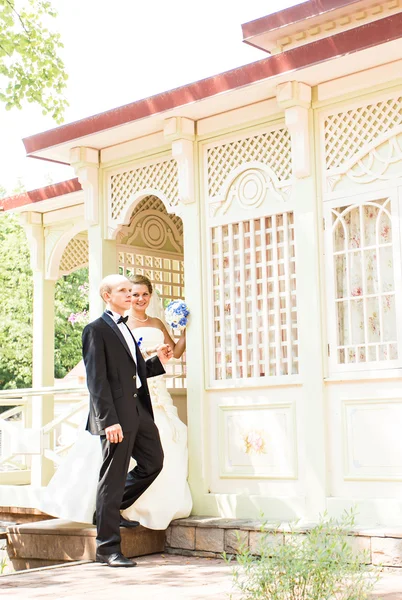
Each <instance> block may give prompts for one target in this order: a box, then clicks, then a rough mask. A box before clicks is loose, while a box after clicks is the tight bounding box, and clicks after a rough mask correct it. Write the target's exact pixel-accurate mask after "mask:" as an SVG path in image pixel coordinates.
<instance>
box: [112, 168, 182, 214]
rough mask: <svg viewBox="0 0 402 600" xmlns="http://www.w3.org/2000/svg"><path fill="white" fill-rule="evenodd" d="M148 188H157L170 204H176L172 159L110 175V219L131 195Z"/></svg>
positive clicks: (177, 196)
mask: <svg viewBox="0 0 402 600" xmlns="http://www.w3.org/2000/svg"><path fill="white" fill-rule="evenodd" d="M148 189H153V190H159V191H160V192H161V193H162V194H163V195H164V196H165V198H166V199H167V201H168V202H169V205H170V206H176V205H177V204H178V202H179V192H178V166H177V162H176V161H175V160H174V159H170V158H169V159H167V160H163V161H162V160H161V161H160V162H154V163H150V164H146V165H142V166H140V167H138V168H136V169H132V170H130V171H124V172H122V173H116V174H115V175H112V176H111V178H110V193H111V198H110V200H109V201H110V203H111V218H112V220H113V221H115V220H117V219H118V218H119V216H120V215H121V213H122V212H123V211H124V209H125V207H126V204H127V202H128V201H129V200H130V198H131V197H133V196H135V194H137V193H139V192H141V190H148Z"/></svg>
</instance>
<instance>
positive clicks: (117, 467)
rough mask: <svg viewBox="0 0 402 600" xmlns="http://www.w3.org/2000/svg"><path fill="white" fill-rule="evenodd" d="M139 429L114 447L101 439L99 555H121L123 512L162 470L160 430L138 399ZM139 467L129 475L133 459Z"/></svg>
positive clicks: (98, 508) (97, 501)
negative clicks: (118, 553) (121, 520)
mask: <svg viewBox="0 0 402 600" xmlns="http://www.w3.org/2000/svg"><path fill="white" fill-rule="evenodd" d="M137 412H138V428H137V429H135V430H134V431H132V432H129V433H125V434H124V438H123V441H122V442H120V443H118V444H111V443H110V442H109V441H108V440H107V439H106V436H105V435H102V436H100V437H101V444H102V458H103V462H102V466H101V469H100V474H99V483H98V491H97V498H96V526H97V537H96V542H97V552H98V553H99V554H102V555H108V554H113V553H114V552H120V539H121V538H120V510H123V509H124V508H127V507H129V506H131V505H132V504H133V502H135V501H136V500H137V498H139V497H140V496H141V494H143V492H145V490H146V489H147V488H148V487H149V486H150V485H151V483H152V482H153V481H154V480H155V479H156V477H157V476H158V475H159V473H160V472H161V470H162V467H163V450H162V445H161V441H160V438H159V432H158V428H157V427H156V425H155V423H154V420H153V418H152V416H151V414H150V413H149V411H148V410H147V409H146V408H144V406H143V404H142V402H141V400H140V399H139V398H138V399H137ZM131 457H133V458H134V459H135V460H136V462H137V465H136V467H134V469H132V470H131V471H130V472H129V473H127V470H128V467H129V464H130V458H131Z"/></svg>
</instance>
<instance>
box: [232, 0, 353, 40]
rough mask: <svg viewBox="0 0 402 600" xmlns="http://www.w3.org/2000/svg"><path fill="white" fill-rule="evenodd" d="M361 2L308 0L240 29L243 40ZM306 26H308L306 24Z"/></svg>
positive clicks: (349, 0) (250, 22) (245, 24)
mask: <svg viewBox="0 0 402 600" xmlns="http://www.w3.org/2000/svg"><path fill="white" fill-rule="evenodd" d="M360 1H361V0H309V1H308V2H303V3H302V4H297V5H296V6H291V7H289V8H285V9H284V10H280V11H279V12H276V13H274V14H272V15H267V16H266V17H261V18H260V19H255V20H254V21H249V22H248V23H244V24H243V25H242V26H241V27H242V31H243V40H244V41H246V40H247V38H249V37H251V36H255V35H260V34H261V33H265V32H266V31H273V30H274V29H279V28H280V27H286V25H292V24H294V23H298V22H300V21H305V20H307V19H311V18H312V17H317V16H318V15H321V14H323V13H327V12H330V11H332V10H336V9H338V8H344V7H346V6H350V5H351V4H356V3H357V2H360ZM306 26H308V24H306Z"/></svg>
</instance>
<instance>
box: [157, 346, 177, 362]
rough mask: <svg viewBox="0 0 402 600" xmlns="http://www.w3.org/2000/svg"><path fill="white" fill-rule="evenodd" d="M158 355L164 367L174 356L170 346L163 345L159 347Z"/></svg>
mask: <svg viewBox="0 0 402 600" xmlns="http://www.w3.org/2000/svg"><path fill="white" fill-rule="evenodd" d="M156 353H157V355H158V358H159V360H160V361H161V363H162V364H163V365H164V364H166V363H167V362H168V360H170V359H171V358H172V356H173V350H172V349H171V347H170V346H169V345H168V344H161V345H160V346H158V348H157V351H156Z"/></svg>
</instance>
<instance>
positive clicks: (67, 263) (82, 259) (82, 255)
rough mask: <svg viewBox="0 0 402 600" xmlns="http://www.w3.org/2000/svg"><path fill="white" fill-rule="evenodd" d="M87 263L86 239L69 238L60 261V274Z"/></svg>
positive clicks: (66, 273) (84, 265) (75, 269)
mask: <svg viewBox="0 0 402 600" xmlns="http://www.w3.org/2000/svg"><path fill="white" fill-rule="evenodd" d="M87 265H88V240H87V239H86V238H82V237H74V238H73V239H72V240H70V241H69V242H68V244H67V246H66V248H65V250H64V252H63V256H62V257H61V261H60V274H61V275H68V274H69V273H72V272H73V271H77V270H78V269H82V268H83V267H86V266H87Z"/></svg>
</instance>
